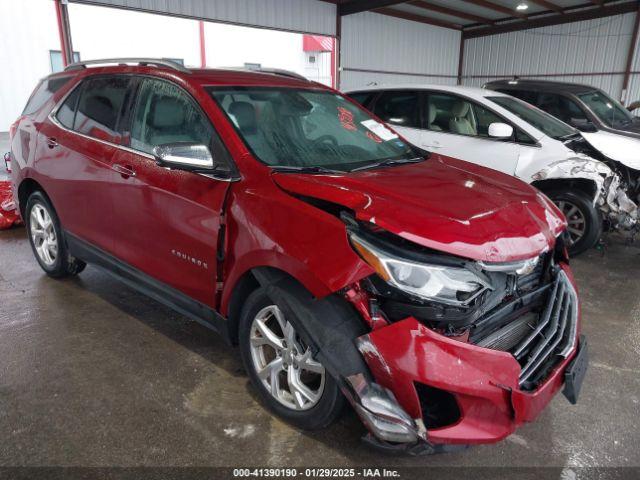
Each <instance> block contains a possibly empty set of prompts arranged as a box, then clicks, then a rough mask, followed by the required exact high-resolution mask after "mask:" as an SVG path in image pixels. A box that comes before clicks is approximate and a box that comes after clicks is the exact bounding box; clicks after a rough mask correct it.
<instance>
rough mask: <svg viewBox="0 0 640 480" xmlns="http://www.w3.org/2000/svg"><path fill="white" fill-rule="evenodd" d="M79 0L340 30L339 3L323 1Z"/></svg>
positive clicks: (272, 24)
mask: <svg viewBox="0 0 640 480" xmlns="http://www.w3.org/2000/svg"><path fill="white" fill-rule="evenodd" d="M21 1H23V0H21ZM70 1H72V2H73V1H75V0H70ZM79 1H82V2H90V3H94V4H101V5H112V6H118V7H123V8H132V9H142V10H147V11H155V12H163V13H171V14H173V15H181V16H186V17H190V18H198V19H200V18H201V19H208V20H217V21H221V22H227V23H234V24H237V25H256V26H261V27H266V28H274V29H279V30H290V31H296V32H308V33H316V34H321V35H335V30H336V6H335V5H332V4H331V3H327V2H323V1H320V0H79Z"/></svg>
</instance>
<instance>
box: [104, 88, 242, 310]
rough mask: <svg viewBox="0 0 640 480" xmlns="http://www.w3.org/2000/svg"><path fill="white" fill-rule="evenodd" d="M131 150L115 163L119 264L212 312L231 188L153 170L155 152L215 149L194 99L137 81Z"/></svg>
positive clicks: (212, 133) (203, 178)
mask: <svg viewBox="0 0 640 480" xmlns="http://www.w3.org/2000/svg"><path fill="white" fill-rule="evenodd" d="M129 128H130V145H129V147H130V149H129V150H126V151H119V152H118V153H117V154H116V157H115V158H114V162H113V163H114V165H115V168H116V169H117V170H118V173H117V180H116V182H115V187H114V188H113V190H112V193H113V205H114V213H115V228H116V232H117V233H116V239H117V240H116V246H115V248H116V254H117V256H118V258H120V259H121V260H123V261H124V262H126V263H128V264H129V265H130V266H132V267H135V268H136V269H138V270H139V271H142V272H143V273H146V274H148V275H149V276H151V277H153V278H154V279H155V280H158V281H160V282H162V283H163V284H164V285H167V286H169V287H172V288H174V289H177V290H179V291H180V292H182V293H184V294H186V295H188V296H189V297H191V298H193V299H195V300H198V301H199V302H201V303H204V304H206V305H209V306H214V296H215V282H216V246H217V240H218V232H219V229H220V219H221V216H220V212H221V210H222V205H223V202H224V199H225V196H226V192H227V189H228V188H229V185H230V184H229V183H228V182H224V181H220V180H216V179H213V178H210V177H208V176H205V175H201V174H197V173H191V172H185V171H178V170H169V169H166V168H162V167H159V166H158V165H157V164H156V162H155V160H154V156H153V149H154V147H156V146H158V145H163V144H169V143H180V142H188V143H197V144H203V145H207V146H209V148H210V149H211V150H212V153H213V154H214V155H216V152H217V151H218V152H219V150H220V149H218V148H215V147H216V146H218V145H219V143H216V142H219V141H220V140H219V138H217V135H216V134H215V131H214V129H213V127H212V125H211V123H210V121H209V120H208V118H207V117H206V116H205V114H204V113H203V112H202V110H201V109H200V108H199V106H198V104H197V103H196V102H195V101H194V100H193V98H192V97H191V96H190V95H189V94H188V93H187V92H186V91H184V90H183V89H181V88H180V87H178V86H177V85H175V84H173V83H171V82H168V81H164V80H157V79H149V78H146V79H143V80H142V81H141V82H140V86H139V88H138V92H137V95H136V100H135V103H134V105H133V108H132V111H131V115H130V127H129Z"/></svg>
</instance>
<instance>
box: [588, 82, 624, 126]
mask: <svg viewBox="0 0 640 480" xmlns="http://www.w3.org/2000/svg"><path fill="white" fill-rule="evenodd" d="M578 98H580V100H582V101H583V102H584V103H585V104H586V105H587V106H588V107H589V108H590V109H591V111H592V112H593V113H595V114H596V116H597V117H598V118H599V119H600V120H601V121H602V123H604V124H605V125H607V126H609V127H611V128H616V127H624V126H626V125H629V124H630V123H631V122H633V116H632V115H631V113H629V112H628V111H627V109H626V108H624V107H623V106H622V105H620V104H619V103H618V102H616V101H615V100H614V99H612V98H611V97H609V96H607V95H606V94H605V93H604V92H600V91H594V92H589V93H583V94H581V95H578Z"/></svg>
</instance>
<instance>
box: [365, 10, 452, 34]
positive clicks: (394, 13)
mask: <svg viewBox="0 0 640 480" xmlns="http://www.w3.org/2000/svg"><path fill="white" fill-rule="evenodd" d="M374 12H375V13H380V14H382V15H387V16H389V17H395V18H401V19H403V20H409V21H412V22H418V23H426V24H427V25H435V26H436V27H442V28H451V29H453V30H462V25H458V24H456V23H451V22H446V21H444V20H439V19H437V18H431V17H423V16H422V15H415V14H413V13H409V12H403V11H401V10H394V9H393V8H377V9H376V10H374Z"/></svg>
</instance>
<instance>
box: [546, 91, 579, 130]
mask: <svg viewBox="0 0 640 480" xmlns="http://www.w3.org/2000/svg"><path fill="white" fill-rule="evenodd" d="M538 108H540V110H544V111H545V112H547V113H549V114H551V115H553V116H554V117H556V118H559V119H560V120H562V121H563V122H564V123H568V124H570V125H571V123H572V121H575V120H582V121H589V118H588V117H587V115H586V114H585V113H584V111H583V110H582V109H581V108H580V107H579V106H578V104H576V102H574V101H573V100H571V99H569V98H567V97H565V96H563V95H558V94H556V93H541V94H540V96H539V97H538Z"/></svg>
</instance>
